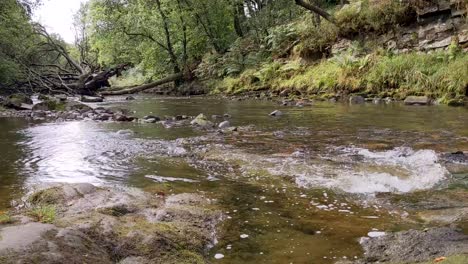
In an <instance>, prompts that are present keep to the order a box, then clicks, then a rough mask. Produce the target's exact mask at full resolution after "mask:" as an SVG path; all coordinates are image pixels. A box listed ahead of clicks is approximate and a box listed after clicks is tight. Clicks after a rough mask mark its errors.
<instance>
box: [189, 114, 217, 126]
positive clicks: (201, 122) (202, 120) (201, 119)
mask: <svg viewBox="0 0 468 264" xmlns="http://www.w3.org/2000/svg"><path fill="white" fill-rule="evenodd" d="M190 124H191V125H194V126H200V127H203V128H209V127H213V126H214V124H213V123H212V122H211V121H209V120H208V118H206V116H205V115H204V114H199V115H198V116H197V117H195V119H193V120H192V121H191V122H190Z"/></svg>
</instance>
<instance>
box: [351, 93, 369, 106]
mask: <svg viewBox="0 0 468 264" xmlns="http://www.w3.org/2000/svg"><path fill="white" fill-rule="evenodd" d="M365 101H366V100H365V99H364V97H362V96H360V95H353V96H351V97H349V103H350V104H363V103H365Z"/></svg>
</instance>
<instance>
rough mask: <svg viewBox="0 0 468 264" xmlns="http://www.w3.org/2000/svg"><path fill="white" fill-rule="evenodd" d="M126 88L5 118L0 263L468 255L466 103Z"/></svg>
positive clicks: (455, 259) (408, 259)
mask: <svg viewBox="0 0 468 264" xmlns="http://www.w3.org/2000/svg"><path fill="white" fill-rule="evenodd" d="M134 99H135V100H125V98H121V99H119V100H116V101H114V102H113V101H110V100H109V101H108V102H104V103H89V104H87V105H86V106H87V107H89V108H87V109H82V110H76V109H75V110H66V109H64V110H37V109H36V110H21V111H18V110H14V111H11V113H25V114H24V116H25V117H26V118H3V119H1V118H0V122H3V123H1V124H2V127H3V130H4V131H3V132H4V133H3V134H1V135H2V137H1V138H2V139H3V138H5V140H3V141H2V140H0V148H1V149H2V150H3V152H4V153H7V154H6V155H4V156H0V161H1V163H0V171H1V172H0V176H1V177H0V180H2V185H1V186H0V196H1V195H5V193H6V192H8V194H10V193H11V192H12V191H11V190H12V189H15V188H16V189H18V187H17V186H22V187H24V189H26V190H28V193H27V194H26V195H24V196H23V198H22V199H15V200H16V201H17V202H15V203H14V204H13V208H11V210H10V211H9V213H8V214H5V213H0V215H1V217H0V221H1V222H2V223H3V224H2V225H1V226H0V232H1V236H2V240H1V242H0V249H1V253H0V255H1V256H2V257H1V258H0V260H2V261H3V262H5V263H9V262H12V263H16V262H15V260H17V259H19V260H20V261H23V262H25V263H29V262H34V261H35V260H36V259H37V260H38V261H40V262H41V263H57V262H58V263H60V262H63V260H64V259H70V260H72V261H71V262H72V263H73V262H74V261H76V262H77V263H81V262H80V260H81V259H78V257H82V255H80V254H83V255H85V257H86V258H85V259H86V260H87V261H88V262H99V263H290V262H293V263H311V262H312V263H325V264H329V263H391V264H395V263H420V262H422V263H426V262H427V263H432V262H434V261H435V260H438V261H439V262H441V261H442V263H465V262H466V255H467V254H468V252H467V248H466V244H467V241H466V240H467V237H466V230H467V226H466V222H467V220H468V214H467V210H466V208H467V206H466V204H467V199H466V187H467V185H466V184H467V178H466V175H467V173H468V157H467V154H466V153H467V151H468V140H467V138H468V130H467V129H468V128H467V127H466V123H465V122H464V120H465V118H466V115H465V112H464V109H463V108H448V107H444V106H440V107H437V108H436V107H428V106H409V105H408V106H405V105H403V104H383V105H376V104H374V103H371V104H370V103H368V104H365V102H364V104H362V103H358V104H323V105H321V104H320V103H316V102H314V103H313V104H311V103H310V102H306V101H300V102H299V101H297V102H296V101H287V102H286V101H285V102H279V103H278V102H271V101H262V100H255V101H249V100H246V101H233V100H226V101H224V100H220V99H213V98H211V99H209V98H203V99H202V98H198V99H179V98H144V97H136V98H134ZM354 100H355V101H360V100H359V98H358V99H356V98H355V99H354ZM67 104H68V103H67ZM71 104H76V105H78V104H79V105H82V103H79V102H75V101H73V102H72V103H71ZM120 109H129V110H120ZM41 111H44V112H45V113H46V117H39V116H37V117H34V115H35V114H36V112H37V113H41ZM119 111H122V112H119ZM121 113H122V114H125V115H126V116H135V119H134V120H133V121H131V122H130V121H122V122H119V121H117V120H114V116H115V115H118V114H121ZM199 113H203V114H199ZM62 114H67V115H68V114H72V116H71V117H70V118H60V117H58V115H62ZM75 114H76V115H75ZM105 114H108V115H112V117H110V118H109V119H107V120H100V119H101V118H99V117H100V116H101V115H105ZM12 115H13V114H12ZM48 115H50V116H48ZM5 116H9V115H7V114H6V115H5ZM31 116H33V117H31ZM32 120H34V122H31V121H32ZM427 120H432V121H434V122H426V121H427ZM57 121H59V122H57ZM85 121H86V122H85ZM435 121H437V122H435ZM154 124H157V125H154ZM0 133H2V131H0ZM9 173H11V174H9ZM10 175H12V176H10ZM22 177H25V178H26V179H25V180H24V182H20V180H21V179H22ZM8 180H10V182H9V181H8ZM57 181H59V182H60V181H64V182H88V183H86V184H81V183H76V184H72V183H52V185H50V184H45V183H47V182H57ZM38 183H39V185H38ZM40 183H43V184H45V185H43V184H40ZM89 183H93V184H95V185H91V184H89ZM110 186H115V187H110ZM4 197H5V196H3V199H4V200H6V198H4ZM7 197H9V196H7ZM8 200H10V199H8ZM221 212H222V213H221ZM81 252H84V253H81ZM54 261H55V262H54ZM158 261H159V262H158Z"/></svg>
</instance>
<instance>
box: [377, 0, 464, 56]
mask: <svg viewBox="0 0 468 264" xmlns="http://www.w3.org/2000/svg"><path fill="white" fill-rule="evenodd" d="M420 2H421V4H420V5H419V6H417V7H416V13H417V16H418V23H417V24H416V25H413V26H411V27H406V28H402V29H400V30H398V31H396V32H392V33H390V34H387V35H385V36H383V37H382V41H383V42H384V43H385V45H386V46H387V47H388V48H391V49H396V50H399V51H400V52H407V51H412V50H419V51H430V50H438V49H445V48H447V47H448V46H450V45H451V44H452V43H455V44H458V45H459V46H461V47H462V48H468V24H467V23H466V18H465V17H464V16H466V12H467V8H466V2H463V0H439V1H420Z"/></svg>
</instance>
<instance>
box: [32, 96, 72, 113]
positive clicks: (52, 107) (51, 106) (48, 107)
mask: <svg viewBox="0 0 468 264" xmlns="http://www.w3.org/2000/svg"><path fill="white" fill-rule="evenodd" d="M32 110H34V111H38V110H41V111H62V110H65V104H64V103H62V102H60V101H58V100H53V99H50V98H49V99H47V100H45V101H43V102H40V103H38V104H35V105H34V106H33V108H32Z"/></svg>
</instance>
